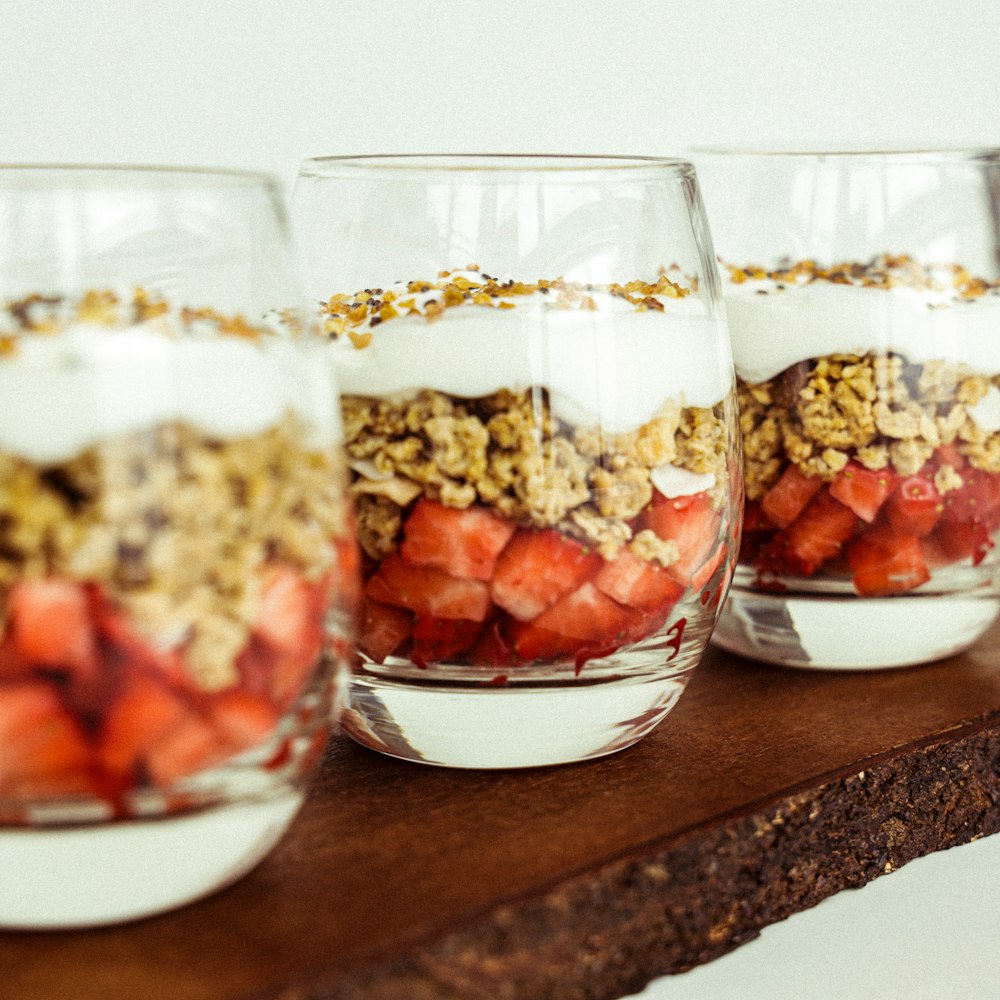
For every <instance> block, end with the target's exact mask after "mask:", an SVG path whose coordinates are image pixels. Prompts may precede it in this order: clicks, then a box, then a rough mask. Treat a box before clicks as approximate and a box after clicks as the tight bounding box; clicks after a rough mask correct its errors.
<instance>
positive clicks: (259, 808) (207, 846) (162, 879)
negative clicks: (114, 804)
mask: <svg viewBox="0 0 1000 1000" xmlns="http://www.w3.org/2000/svg"><path fill="white" fill-rule="evenodd" d="M303 798H304V793H303V792H301V791H298V790H296V791H290V792H285V793H283V794H281V795H276V796H274V797H271V798H268V799H266V800H262V801H256V802H243V803H238V804H234V805H226V806H219V807H215V808H208V809H205V810H204V811H202V812H198V813H193V814H192V813H189V814H186V815H183V816H177V817H167V818H162V819H149V820H123V821H121V822H116V823H100V824H93V825H88V826H74V827H53V828H48V829H39V828H30V827H26V828H7V829H2V830H0V880H2V882H3V892H2V893H0V927H3V928H18V929H25V930H27V929H35V930H42V929H53V928H70V927H88V926H98V925H101V924H110V923H118V922H120V921H124V920H134V919H137V918H139V917H147V916H151V915H153V914H155V913H161V912H163V911H164V910H170V909H174V908H175V907H178V906H182V905H183V904H185V903H189V902H192V901H193V900H195V899H199V898H200V897H202V896H205V895H207V894H208V893H210V892H214V891H215V890H217V889H221V888H222V887H223V886H226V885H229V884H230V883H232V882H235V881H236V880H237V879H239V878H240V877H241V876H243V875H244V874H246V873H247V872H248V871H249V870H250V869H251V868H253V867H254V866H255V865H256V864H257V863H258V862H260V861H261V859H263V857H264V856H265V855H266V854H267V853H268V852H269V851H270V850H271V848H272V847H274V845H275V844H276V843H277V842H278V840H279V839H280V838H281V836H282V835H283V834H284V832H285V830H286V829H287V828H288V825H289V824H290V823H291V821H292V819H293V818H294V816H295V814H296V812H298V809H299V807H300V806H301V804H302V800H303Z"/></svg>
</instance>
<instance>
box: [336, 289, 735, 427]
mask: <svg viewBox="0 0 1000 1000" xmlns="http://www.w3.org/2000/svg"><path fill="white" fill-rule="evenodd" d="M446 283H447V284H450V285H452V286H453V287H454V288H458V289H460V290H461V291H462V292H463V293H466V294H467V295H468V297H469V299H471V301H464V302H463V301H462V300H461V299H460V300H459V301H457V302H451V303H448V302H446V299H445V290H444V289H443V288H442V287H428V288H426V290H420V288H421V283H420V282H410V283H399V284H397V285H393V286H391V287H389V288H386V289H372V290H371V292H370V296H371V301H373V302H378V303H379V305H378V306H377V307H376V308H374V309H373V308H371V306H370V304H369V306H368V308H364V309H361V310H359V312H358V318H357V320H356V321H352V320H351V318H350V313H349V312H348V313H345V314H335V315H334V316H333V317H332V318H331V320H330V321H328V329H329V330H330V332H332V333H342V332H346V333H347V334H348V336H344V337H339V338H338V339H337V340H336V341H335V342H334V350H335V358H336V366H337V377H338V383H339V385H340V388H341V391H342V392H344V393H345V394H363V395H371V396H405V395H408V394H412V393H414V392H416V391H419V390H422V389H434V390H437V391H439V392H443V393H447V394H448V395H451V396H456V397H463V398H469V399H472V398H479V397H482V396H487V395H489V394H491V393H494V392H497V391H499V390H501V389H507V390H510V391H512V392H521V391H524V390H526V389H529V388H531V387H532V386H544V387H545V388H546V389H547V390H548V393H549V402H550V406H551V409H552V414H553V415H554V416H555V417H557V418H559V419H562V420H566V421H567V422H570V423H573V424H579V425H586V426H599V427H601V428H602V430H604V431H605V432H607V433H610V434H619V433H627V432H629V431H633V430H635V429H636V428H637V427H639V426H641V425H642V424H644V423H646V422H647V421H649V420H651V419H652V418H653V417H654V416H655V415H656V414H657V412H658V411H659V410H660V408H661V407H662V406H663V403H664V401H665V400H668V399H672V400H675V401H676V402H678V403H679V404H680V405H682V406H700V407H706V406H713V405H714V404H716V403H718V402H719V401H720V400H721V399H723V398H724V397H725V395H726V394H727V393H728V392H729V391H730V390H731V388H732V385H733V367H732V364H733V363H732V355H731V352H730V347H729V341H728V338H727V337H726V334H725V326H724V322H723V320H722V319H720V318H718V317H715V316H712V315H710V314H709V312H708V309H707V307H706V305H705V303H704V301H703V300H702V299H699V298H698V297H696V296H694V295H688V294H685V293H686V291H687V290H686V289H685V288H683V286H680V285H677V284H675V283H673V282H670V281H669V280H668V279H666V278H663V279H661V280H660V282H659V283H657V284H653V285H649V286H645V290H640V289H639V288H638V287H637V288H635V290H634V291H629V288H631V287H632V284H630V285H629V286H625V287H620V288H619V289H615V290H612V288H613V287H614V286H610V287H609V286H601V287H600V288H597V287H592V286H582V285H571V284H568V283H564V282H545V283H538V284H535V285H531V286H527V285H523V284H521V283H513V282H508V281H503V280H500V279H492V278H489V277H488V276H486V275H483V274H482V273H481V272H476V271H468V270H467V271H455V272H451V273H450V274H449V275H448V276H447V278H446V279H444V280H441V281H439V282H437V284H439V285H442V286H443V285H445V284H446ZM639 284H640V283H639V282H635V283H634V285H635V286H638V285H639ZM484 288H490V291H489V292H486V291H484V290H483V289H484ZM650 289H658V290H653V291H651V290H650ZM362 294H365V293H362ZM452 294H454V293H452ZM337 298H339V299H340V300H341V301H339V302H335V301H334V300H331V303H330V306H331V307H332V308H336V307H337V306H339V305H346V304H347V303H348V300H347V298H346V297H345V296H342V297H335V299H337ZM459 304H461V305H463V306H469V307H468V308H451V307H450V306H452V305H459ZM387 313H388V315H387ZM389 320H391V322H389ZM428 320H431V321H432V322H428ZM383 324H385V325H384V328H381V329H378V330H377V331H376V329H375V328H376V327H382V326H383ZM373 334H376V335H374V336H373ZM358 347H363V348H364V350H356V348H358Z"/></svg>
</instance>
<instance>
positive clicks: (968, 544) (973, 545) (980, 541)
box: [923, 519, 996, 568]
mask: <svg viewBox="0 0 1000 1000" xmlns="http://www.w3.org/2000/svg"><path fill="white" fill-rule="evenodd" d="M923 541H924V558H925V559H926V560H927V564H928V566H932V567H934V568H937V567H939V566H947V565H950V564H951V563H956V562H962V561H963V560H965V559H971V560H972V565H973V566H978V565H979V564H980V563H981V562H982V561H983V560H984V559H985V558H986V556H987V555H988V553H989V551H990V550H991V549H992V548H993V547H994V546H995V544H996V543H995V542H994V541H993V539H992V538H991V537H990V530H989V528H988V527H987V526H986V525H985V524H977V523H976V522H974V521H945V520H944V519H942V520H941V521H939V522H938V524H937V527H936V528H935V529H934V531H933V532H932V533H931V534H930V535H928V536H926V537H925V538H924V540H923Z"/></svg>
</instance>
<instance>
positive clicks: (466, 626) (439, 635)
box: [413, 617, 483, 663]
mask: <svg viewBox="0 0 1000 1000" xmlns="http://www.w3.org/2000/svg"><path fill="white" fill-rule="evenodd" d="M482 628H483V623H482V622H473V621H465V620H464V619H461V618H425V617H418V618H417V622H416V624H415V625H414V626H413V656H414V658H419V659H420V660H422V661H423V662H425V663H428V662H431V661H434V660H446V659H448V658H450V657H453V656H458V655H459V654H460V653H464V652H465V651H466V650H467V649H469V648H470V647H471V646H472V645H473V644H474V643H475V641H476V639H477V638H478V637H479V633H480V632H481V631H482Z"/></svg>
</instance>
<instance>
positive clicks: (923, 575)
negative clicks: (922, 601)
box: [847, 528, 930, 597]
mask: <svg viewBox="0 0 1000 1000" xmlns="http://www.w3.org/2000/svg"><path fill="white" fill-rule="evenodd" d="M847 558H848V562H849V563H850V566H851V570H852V572H853V574H854V575H853V577H852V582H853V583H854V589H855V590H856V591H857V592H858V593H859V594H861V595H862V596H865V597H872V596H878V595H881V594H899V593H902V592H904V591H907V590H912V589H913V588H914V587H919V586H920V584H922V583H926V582H927V581H928V580H929V579H930V573H929V572H928V570H927V565H926V563H925V562H924V554H923V550H922V549H921V547H920V540H919V539H918V538H914V537H913V536H912V535H900V534H898V533H895V532H891V531H887V530H885V529H881V528H880V529H876V530H874V531H870V532H867V533H866V534H864V535H861V536H860V537H858V538H856V539H854V541H853V542H851V544H850V546H849V547H848V549H847Z"/></svg>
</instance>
